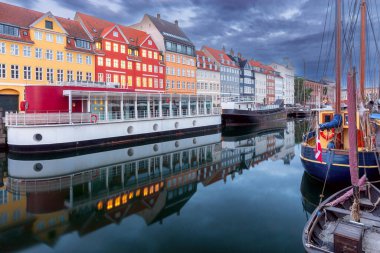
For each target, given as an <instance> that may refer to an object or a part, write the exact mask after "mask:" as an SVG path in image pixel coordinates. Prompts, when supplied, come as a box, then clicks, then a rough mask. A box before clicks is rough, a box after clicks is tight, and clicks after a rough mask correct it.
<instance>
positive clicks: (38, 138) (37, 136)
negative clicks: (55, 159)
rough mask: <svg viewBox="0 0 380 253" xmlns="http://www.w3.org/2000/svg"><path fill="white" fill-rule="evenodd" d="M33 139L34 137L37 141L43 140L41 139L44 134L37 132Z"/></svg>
mask: <svg viewBox="0 0 380 253" xmlns="http://www.w3.org/2000/svg"><path fill="white" fill-rule="evenodd" d="M33 139H34V140H35V141H41V140H42V135H41V134H35V135H34V136H33Z"/></svg>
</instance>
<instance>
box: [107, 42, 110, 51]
mask: <svg viewBox="0 0 380 253" xmlns="http://www.w3.org/2000/svg"><path fill="white" fill-rule="evenodd" d="M106 50H107V51H111V42H108V41H106Z"/></svg>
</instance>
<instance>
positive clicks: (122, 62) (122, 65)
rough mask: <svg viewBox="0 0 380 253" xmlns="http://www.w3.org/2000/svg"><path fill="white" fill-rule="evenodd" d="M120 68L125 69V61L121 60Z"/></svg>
mask: <svg viewBox="0 0 380 253" xmlns="http://www.w3.org/2000/svg"><path fill="white" fill-rule="evenodd" d="M120 68H122V69H125V61H123V60H121V61H120Z"/></svg>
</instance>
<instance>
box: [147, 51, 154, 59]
mask: <svg viewBox="0 0 380 253" xmlns="http://www.w3.org/2000/svg"><path fill="white" fill-rule="evenodd" d="M152 57H153V56H152V51H148V58H149V59H152Z"/></svg>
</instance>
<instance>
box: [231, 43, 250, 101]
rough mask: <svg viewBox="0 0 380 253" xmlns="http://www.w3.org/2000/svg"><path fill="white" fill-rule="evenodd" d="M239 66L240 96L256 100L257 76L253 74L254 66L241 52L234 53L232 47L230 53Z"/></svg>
mask: <svg viewBox="0 0 380 253" xmlns="http://www.w3.org/2000/svg"><path fill="white" fill-rule="evenodd" d="M228 56H229V57H230V58H231V60H233V61H234V62H235V63H236V65H237V66H239V68H240V71H239V74H240V78H239V93H240V97H243V98H244V99H246V100H250V101H255V78H254V74H253V69H252V66H251V65H250V64H249V61H248V60H247V59H244V58H243V57H242V55H241V54H240V53H238V54H237V55H235V54H234V51H233V50H232V49H231V51H230V54H229V55H228Z"/></svg>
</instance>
